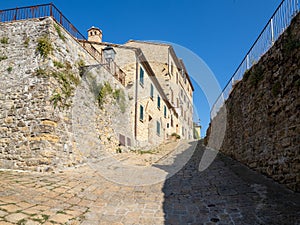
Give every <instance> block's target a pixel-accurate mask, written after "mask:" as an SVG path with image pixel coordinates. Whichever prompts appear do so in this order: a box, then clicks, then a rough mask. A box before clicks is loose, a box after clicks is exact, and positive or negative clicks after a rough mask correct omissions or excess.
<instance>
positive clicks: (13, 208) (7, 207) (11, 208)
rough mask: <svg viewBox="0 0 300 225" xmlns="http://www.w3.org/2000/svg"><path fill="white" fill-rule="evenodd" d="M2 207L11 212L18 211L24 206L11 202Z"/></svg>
mask: <svg viewBox="0 0 300 225" xmlns="http://www.w3.org/2000/svg"><path fill="white" fill-rule="evenodd" d="M0 209H2V210H4V211H7V212H10V213H11V212H16V211H18V210H21V209H22V208H21V207H19V206H17V205H15V204H9V205H2V206H0Z"/></svg>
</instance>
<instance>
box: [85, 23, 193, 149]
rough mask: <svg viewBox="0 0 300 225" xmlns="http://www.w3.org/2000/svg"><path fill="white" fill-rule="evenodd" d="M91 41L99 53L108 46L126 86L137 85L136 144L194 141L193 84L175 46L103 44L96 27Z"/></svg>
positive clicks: (133, 114) (91, 29)
mask: <svg viewBox="0 0 300 225" xmlns="http://www.w3.org/2000/svg"><path fill="white" fill-rule="evenodd" d="M88 41H89V43H91V44H92V45H93V47H95V48H96V49H97V50H98V51H99V52H102V51H103V49H104V48H105V47H107V46H111V47H113V48H114V50H115V52H116V56H115V62H116V64H117V65H118V66H120V68H121V69H122V70H123V71H124V72H125V73H126V81H125V86H132V85H133V86H134V89H132V90H133V92H132V93H131V94H132V97H133V98H134V99H135V105H133V106H132V108H131V110H132V112H133V113H132V121H133V129H134V134H135V140H136V142H137V143H136V144H137V145H139V146H144V145H149V144H150V145H153V144H154V145H155V144H158V143H161V142H162V141H164V140H166V139H169V138H170V137H171V135H172V134H173V135H174V134H178V135H180V137H181V138H183V139H193V121H192V118H193V91H194V88H193V85H192V82H191V80H190V78H189V75H188V73H187V70H186V68H185V66H184V63H183V61H182V60H181V59H178V57H177V56H176V53H175V51H174V49H173V47H172V46H171V45H167V44H158V43H151V42H141V41H133V40H130V41H129V42H127V43H126V44H124V45H118V44H112V43H106V42H102V32H101V30H100V29H99V28H95V27H92V28H90V29H89V30H88Z"/></svg>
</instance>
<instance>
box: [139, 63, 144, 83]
mask: <svg viewBox="0 0 300 225" xmlns="http://www.w3.org/2000/svg"><path fill="white" fill-rule="evenodd" d="M140 84H141V85H144V70H143V68H142V67H140Z"/></svg>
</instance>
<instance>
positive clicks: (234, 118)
mask: <svg viewBox="0 0 300 225" xmlns="http://www.w3.org/2000/svg"><path fill="white" fill-rule="evenodd" d="M299 62H300V15H298V16H297V17H296V18H295V19H294V20H293V21H292V24H291V26H290V27H289V28H288V30H287V31H285V32H284V34H283V35H282V36H281V37H280V38H279V40H278V41H277V42H276V43H275V44H274V46H273V47H272V48H271V49H270V50H269V51H268V52H267V53H266V54H265V55H264V56H263V57H262V58H261V60H260V61H259V62H258V63H257V64H256V65H254V66H253V67H252V68H251V69H250V71H248V72H246V74H245V75H244V78H243V80H242V81H240V82H239V83H237V84H236V85H235V87H234V89H233V91H232V92H231V93H230V96H229V98H228V100H227V101H226V109H227V116H226V110H225V109H224V108H223V109H222V110H220V112H219V113H218V115H217V116H216V117H215V118H214V119H213V121H212V125H211V127H210V128H209V129H208V133H207V139H206V141H208V143H209V145H210V146H211V147H218V146H216V145H218V144H217V143H218V141H219V140H217V139H216V137H217V136H219V137H220V136H221V135H220V134H219V135H216V134H215V133H216V132H220V131H222V127H223V126H222V121H225V120H226V133H225V138H224V141H223V144H222V146H221V148H220V151H222V152H224V153H225V154H227V155H229V156H231V157H233V158H235V159H237V160H238V161H241V162H242V163H244V164H246V165H247V166H249V167H250V168H253V169H255V170H257V171H259V172H261V173H263V174H266V175H267V176H269V177H271V178H273V179H274V180H275V181H278V182H280V183H283V184H285V185H286V186H287V187H289V188H290V189H292V190H295V191H300V173H299V171H300V135H299V134H300V64H299ZM223 128H224V127H223ZM213 130H214V131H213ZM213 132H214V133H213ZM213 139H214V140H213Z"/></svg>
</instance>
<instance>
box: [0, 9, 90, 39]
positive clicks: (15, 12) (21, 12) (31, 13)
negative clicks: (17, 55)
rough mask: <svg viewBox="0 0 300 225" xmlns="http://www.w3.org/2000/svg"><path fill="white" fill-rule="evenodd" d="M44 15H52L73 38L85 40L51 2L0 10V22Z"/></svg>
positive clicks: (42, 16)
mask: <svg viewBox="0 0 300 225" xmlns="http://www.w3.org/2000/svg"><path fill="white" fill-rule="evenodd" d="M44 17H52V18H53V19H54V20H55V21H56V22H57V23H59V24H60V25H61V26H62V27H63V28H64V29H65V30H66V31H67V32H69V33H70V34H71V35H72V36H73V37H74V38H76V39H81V40H86V38H85V36H84V35H83V34H81V33H80V32H79V31H78V30H77V29H76V27H75V26H73V24H72V23H71V22H70V21H69V20H68V19H67V18H66V17H65V16H64V15H63V14H62V13H61V11H59V10H58V9H57V8H56V6H55V5H54V4H52V3H50V4H43V5H35V6H27V7H21V8H14V9H5V10H0V22H11V21H16V20H27V19H34V18H44Z"/></svg>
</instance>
